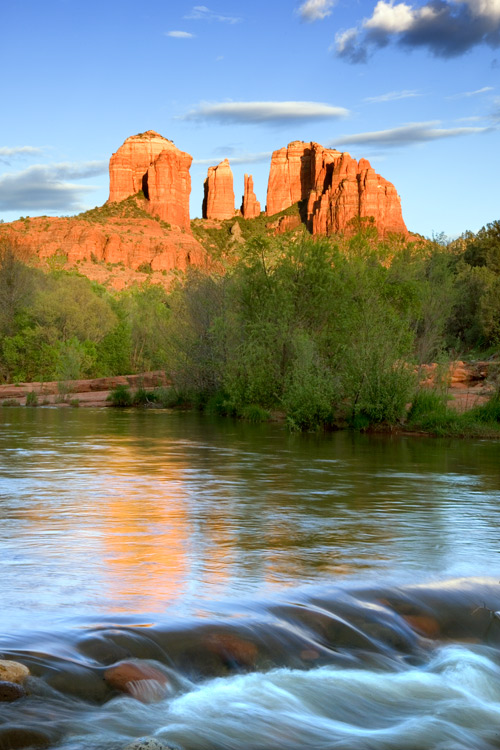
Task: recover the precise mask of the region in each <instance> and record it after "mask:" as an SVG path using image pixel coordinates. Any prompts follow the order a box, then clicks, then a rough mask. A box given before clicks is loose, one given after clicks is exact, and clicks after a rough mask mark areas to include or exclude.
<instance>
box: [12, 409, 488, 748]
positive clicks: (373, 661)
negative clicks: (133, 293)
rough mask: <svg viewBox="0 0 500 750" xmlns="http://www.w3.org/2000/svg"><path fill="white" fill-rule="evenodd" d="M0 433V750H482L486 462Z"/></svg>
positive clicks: (120, 414) (308, 438)
mask: <svg viewBox="0 0 500 750" xmlns="http://www.w3.org/2000/svg"><path fill="white" fill-rule="evenodd" d="M0 423H1V431H0V512H1V515H0V518H1V524H0V544H1V547H0V549H1V554H2V557H1V561H2V568H1V570H2V575H1V576H0V602H1V607H0V659H7V660H16V661H19V662H21V663H23V664H25V665H26V666H28V668H29V669H30V672H31V677H30V678H29V680H28V683H27V690H28V695H27V696H26V697H24V698H22V699H20V700H16V701H13V702H6V703H0V750H4V748H6V749H7V748H14V747H26V746H27V745H26V743H27V742H28V744H30V743H31V745H32V746H33V747H50V748H60V749H61V750H82V749H83V750H86V749H87V748H88V750H122V749H123V748H125V747H126V746H127V744H129V743H131V742H132V741H133V740H134V739H135V738H140V737H145V736H147V737H150V738H152V737H154V738H156V739H157V740H158V742H161V743H163V744H164V746H165V747H167V746H168V747H172V748H179V750H285V749H286V750H299V749H300V750H303V748H308V749H310V750H316V749H317V750H323V749H324V750H327V749H328V750H330V748H332V749H333V748H335V749H340V750H402V749H403V748H404V749H405V750H426V749H428V748H432V749H434V748H435V749H436V750H438V749H439V750H461V749H462V748H463V749H464V750H465V749H467V750H470V749H471V748H474V749H475V750H478V749H479V750H480V749H481V748H485V749H489V748H499V747H500V702H499V699H500V651H499V650H498V647H499V646H500V619H499V618H498V616H497V613H496V611H497V610H498V609H500V584H499V581H500V560H499V550H500V461H499V458H500V444H499V443H498V442H495V441H487V440H468V441H459V440H452V439H432V438H425V437H413V436H390V435H361V434H353V433H348V432H338V433H331V434H326V435H324V434H320V435H316V434H306V435H299V434H290V433H288V432H287V431H286V429H285V428H284V427H283V426H281V425H273V424H264V425H251V424H246V423H243V422H236V421H232V420H216V419H213V420H212V419H209V418H207V417H203V416H201V415H198V414H192V413H172V412H167V411H161V410H158V411H156V410H147V411H139V410H111V409H88V410H78V409H57V408H39V409H29V408H2V409H0ZM122 662H127V663H128V664H132V665H136V666H137V667H138V668H139V669H143V670H144V675H145V676H144V677H140V678H138V679H134V680H132V681H131V682H128V683H127V684H128V687H123V686H122V687H120V689H116V685H115V684H114V682H113V679H112V678H111V677H110V675H111V672H112V671H113V669H114V668H115V667H116V665H119V664H121V663H122ZM148 670H149V671H148ZM132 683H133V684H132ZM23 743H24V744H23Z"/></svg>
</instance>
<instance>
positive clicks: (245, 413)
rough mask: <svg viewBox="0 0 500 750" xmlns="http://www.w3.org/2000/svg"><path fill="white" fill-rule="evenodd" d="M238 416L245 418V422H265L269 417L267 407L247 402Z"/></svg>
mask: <svg viewBox="0 0 500 750" xmlns="http://www.w3.org/2000/svg"><path fill="white" fill-rule="evenodd" d="M239 416H240V417H241V418H242V419H246V421H247V422H254V423H257V422H267V421H268V420H269V419H270V417H271V415H270V413H269V412H268V411H267V409H263V408H262V407H261V406H258V404H249V405H248V406H244V407H243V409H242V410H241V412H240V414H239Z"/></svg>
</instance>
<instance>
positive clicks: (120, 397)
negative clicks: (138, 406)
mask: <svg viewBox="0 0 500 750" xmlns="http://www.w3.org/2000/svg"><path fill="white" fill-rule="evenodd" d="M106 401H110V402H111V406H132V394H131V392H130V388H129V387H128V385H117V386H116V388H115V389H114V390H112V391H111V393H110V394H109V396H108V397H107V399H106Z"/></svg>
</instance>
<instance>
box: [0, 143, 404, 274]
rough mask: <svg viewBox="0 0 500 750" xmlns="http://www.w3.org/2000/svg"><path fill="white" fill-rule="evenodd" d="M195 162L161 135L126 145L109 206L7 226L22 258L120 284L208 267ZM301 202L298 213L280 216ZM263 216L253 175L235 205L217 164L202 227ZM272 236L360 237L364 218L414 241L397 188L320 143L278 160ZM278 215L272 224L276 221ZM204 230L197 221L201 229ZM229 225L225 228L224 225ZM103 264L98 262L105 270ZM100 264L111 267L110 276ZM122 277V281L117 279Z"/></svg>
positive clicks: (285, 151)
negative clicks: (194, 199)
mask: <svg viewBox="0 0 500 750" xmlns="http://www.w3.org/2000/svg"><path fill="white" fill-rule="evenodd" d="M191 162H192V157H191V156H190V155H189V154H188V153H186V152H185V151H181V150H180V149H178V148H177V147H176V146H175V145H174V143H173V142H172V141H169V140H168V139H167V138H164V137H163V136H161V135H160V134H159V133H156V132H155V131H154V130H148V131H146V132H144V133H139V134H138V135H134V136H131V137H130V138H127V139H126V140H125V142H124V143H123V144H122V145H121V146H120V148H119V149H117V151H116V152H115V153H114V154H113V155H112V156H111V159H110V163H109V180H110V189H109V200H108V201H107V203H106V204H105V205H104V206H102V207H100V208H96V209H92V210H90V211H86V212H84V213H82V214H79V215H78V216H74V217H68V218H49V217H46V216H44V217H38V218H33V219H29V218H25V219H22V220H19V221H14V222H11V223H7V224H2V225H0V240H1V239H2V238H4V239H7V240H8V241H9V242H11V244H12V245H13V247H15V248H18V249H19V251H20V252H21V253H22V255H23V257H27V256H29V255H37V256H38V257H39V258H40V259H41V260H48V259H50V258H51V257H53V256H57V257H58V258H59V259H62V260H63V262H64V263H65V265H66V266H67V267H74V266H75V265H77V264H78V267H79V269H80V271H81V272H82V273H84V274H86V275H88V276H89V277H90V278H94V279H96V280H98V281H101V282H104V283H111V284H113V285H114V286H123V285H126V284H128V283H130V282H131V281H133V280H134V279H132V278H130V270H129V273H128V275H127V274H126V273H122V272H121V270H120V268H118V267H119V266H121V267H123V268H124V269H131V270H132V271H134V272H137V271H140V272H141V273H142V272H149V273H151V272H153V273H154V272H163V273H166V272H168V271H171V270H174V269H181V270H184V269H186V268H187V267H188V266H189V265H195V266H203V265H206V264H207V263H208V257H209V254H207V251H206V249H205V248H204V247H203V246H202V244H201V243H200V241H199V240H198V239H197V238H196V237H195V236H194V235H193V233H192V229H191V222H190V216H189V198H190V193H191V176H190V174H189V169H190V166H191ZM295 204H299V207H300V212H299V213H300V215H299V214H296V215H293V216H292V215H285V216H283V215H281V216H276V214H280V212H283V211H284V210H285V209H288V208H290V207H291V206H293V205H295ZM260 215H261V211H260V204H259V202H258V201H257V198H256V195H255V193H254V189H253V179H252V175H245V180H244V193H243V198H242V203H241V208H239V209H236V208H235V193H234V186H233V174H232V171H231V167H230V163H229V161H228V160H227V159H224V161H222V162H221V163H220V164H218V165H215V166H213V167H210V168H209V169H208V175H207V178H206V180H205V184H204V200H203V220H198V222H200V221H201V224H202V225H203V221H204V220H207V221H210V222H212V223H211V224H210V226H212V227H213V223H214V222H215V227H217V225H218V222H221V221H224V220H231V219H236V218H237V217H243V218H244V219H249V220H252V219H255V218H257V217H259V216H260ZM265 215H266V216H268V217H270V220H269V222H268V223H267V227H266V229H263V231H268V232H274V233H277V232H284V231H288V230H291V229H294V228H296V227H297V226H299V225H300V224H301V223H304V224H305V225H306V227H307V229H308V230H309V231H310V232H311V234H313V235H327V236H328V235H335V234H338V233H350V232H352V231H355V230H356V228H357V226H358V223H357V221H356V220H357V219H367V220H369V222H370V223H371V224H373V226H375V227H376V229H377V231H378V234H379V236H382V237H383V236H385V235H387V234H389V233H397V234H400V235H403V236H405V237H406V236H407V235H408V231H407V229H406V226H405V223H404V221H403V216H402V213H401V201H400V199H399V196H398V194H397V192H396V189H395V187H394V185H392V183H390V182H388V181H387V180H385V179H384V178H383V177H381V176H380V175H379V174H377V173H376V172H375V170H374V169H373V168H372V167H371V166H370V163H369V162H368V161H367V160H366V159H361V160H360V161H359V162H358V161H356V160H355V159H353V158H352V157H351V156H350V155H349V154H348V153H346V152H341V151H337V150H336V149H329V148H324V147H323V146H321V145H320V144H318V143H314V142H309V143H305V142H303V141H293V142H292V143H290V144H289V145H288V146H286V147H285V148H281V149H279V150H277V151H275V152H274V153H273V155H272V158H271V166H270V171H269V182H268V187H267V205H266V210H265ZM271 217H272V218H271ZM198 226H199V224H198ZM220 226H222V225H220ZM99 264H101V265H100V266H99ZM103 264H104V265H106V266H108V267H109V266H113V268H112V269H111V268H108V271H109V272H108V273H107V274H105V273H104V271H103ZM120 274H121V276H122V277H123V278H120Z"/></svg>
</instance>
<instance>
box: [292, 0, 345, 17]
mask: <svg viewBox="0 0 500 750" xmlns="http://www.w3.org/2000/svg"><path fill="white" fill-rule="evenodd" d="M335 3H336V0H306V2H305V3H303V4H302V5H301V6H300V8H299V10H298V13H299V15H300V17H301V18H302V20H303V21H322V20H323V18H326V17H327V16H329V15H330V14H331V12H332V10H331V9H332V8H333V6H334V5H335Z"/></svg>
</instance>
